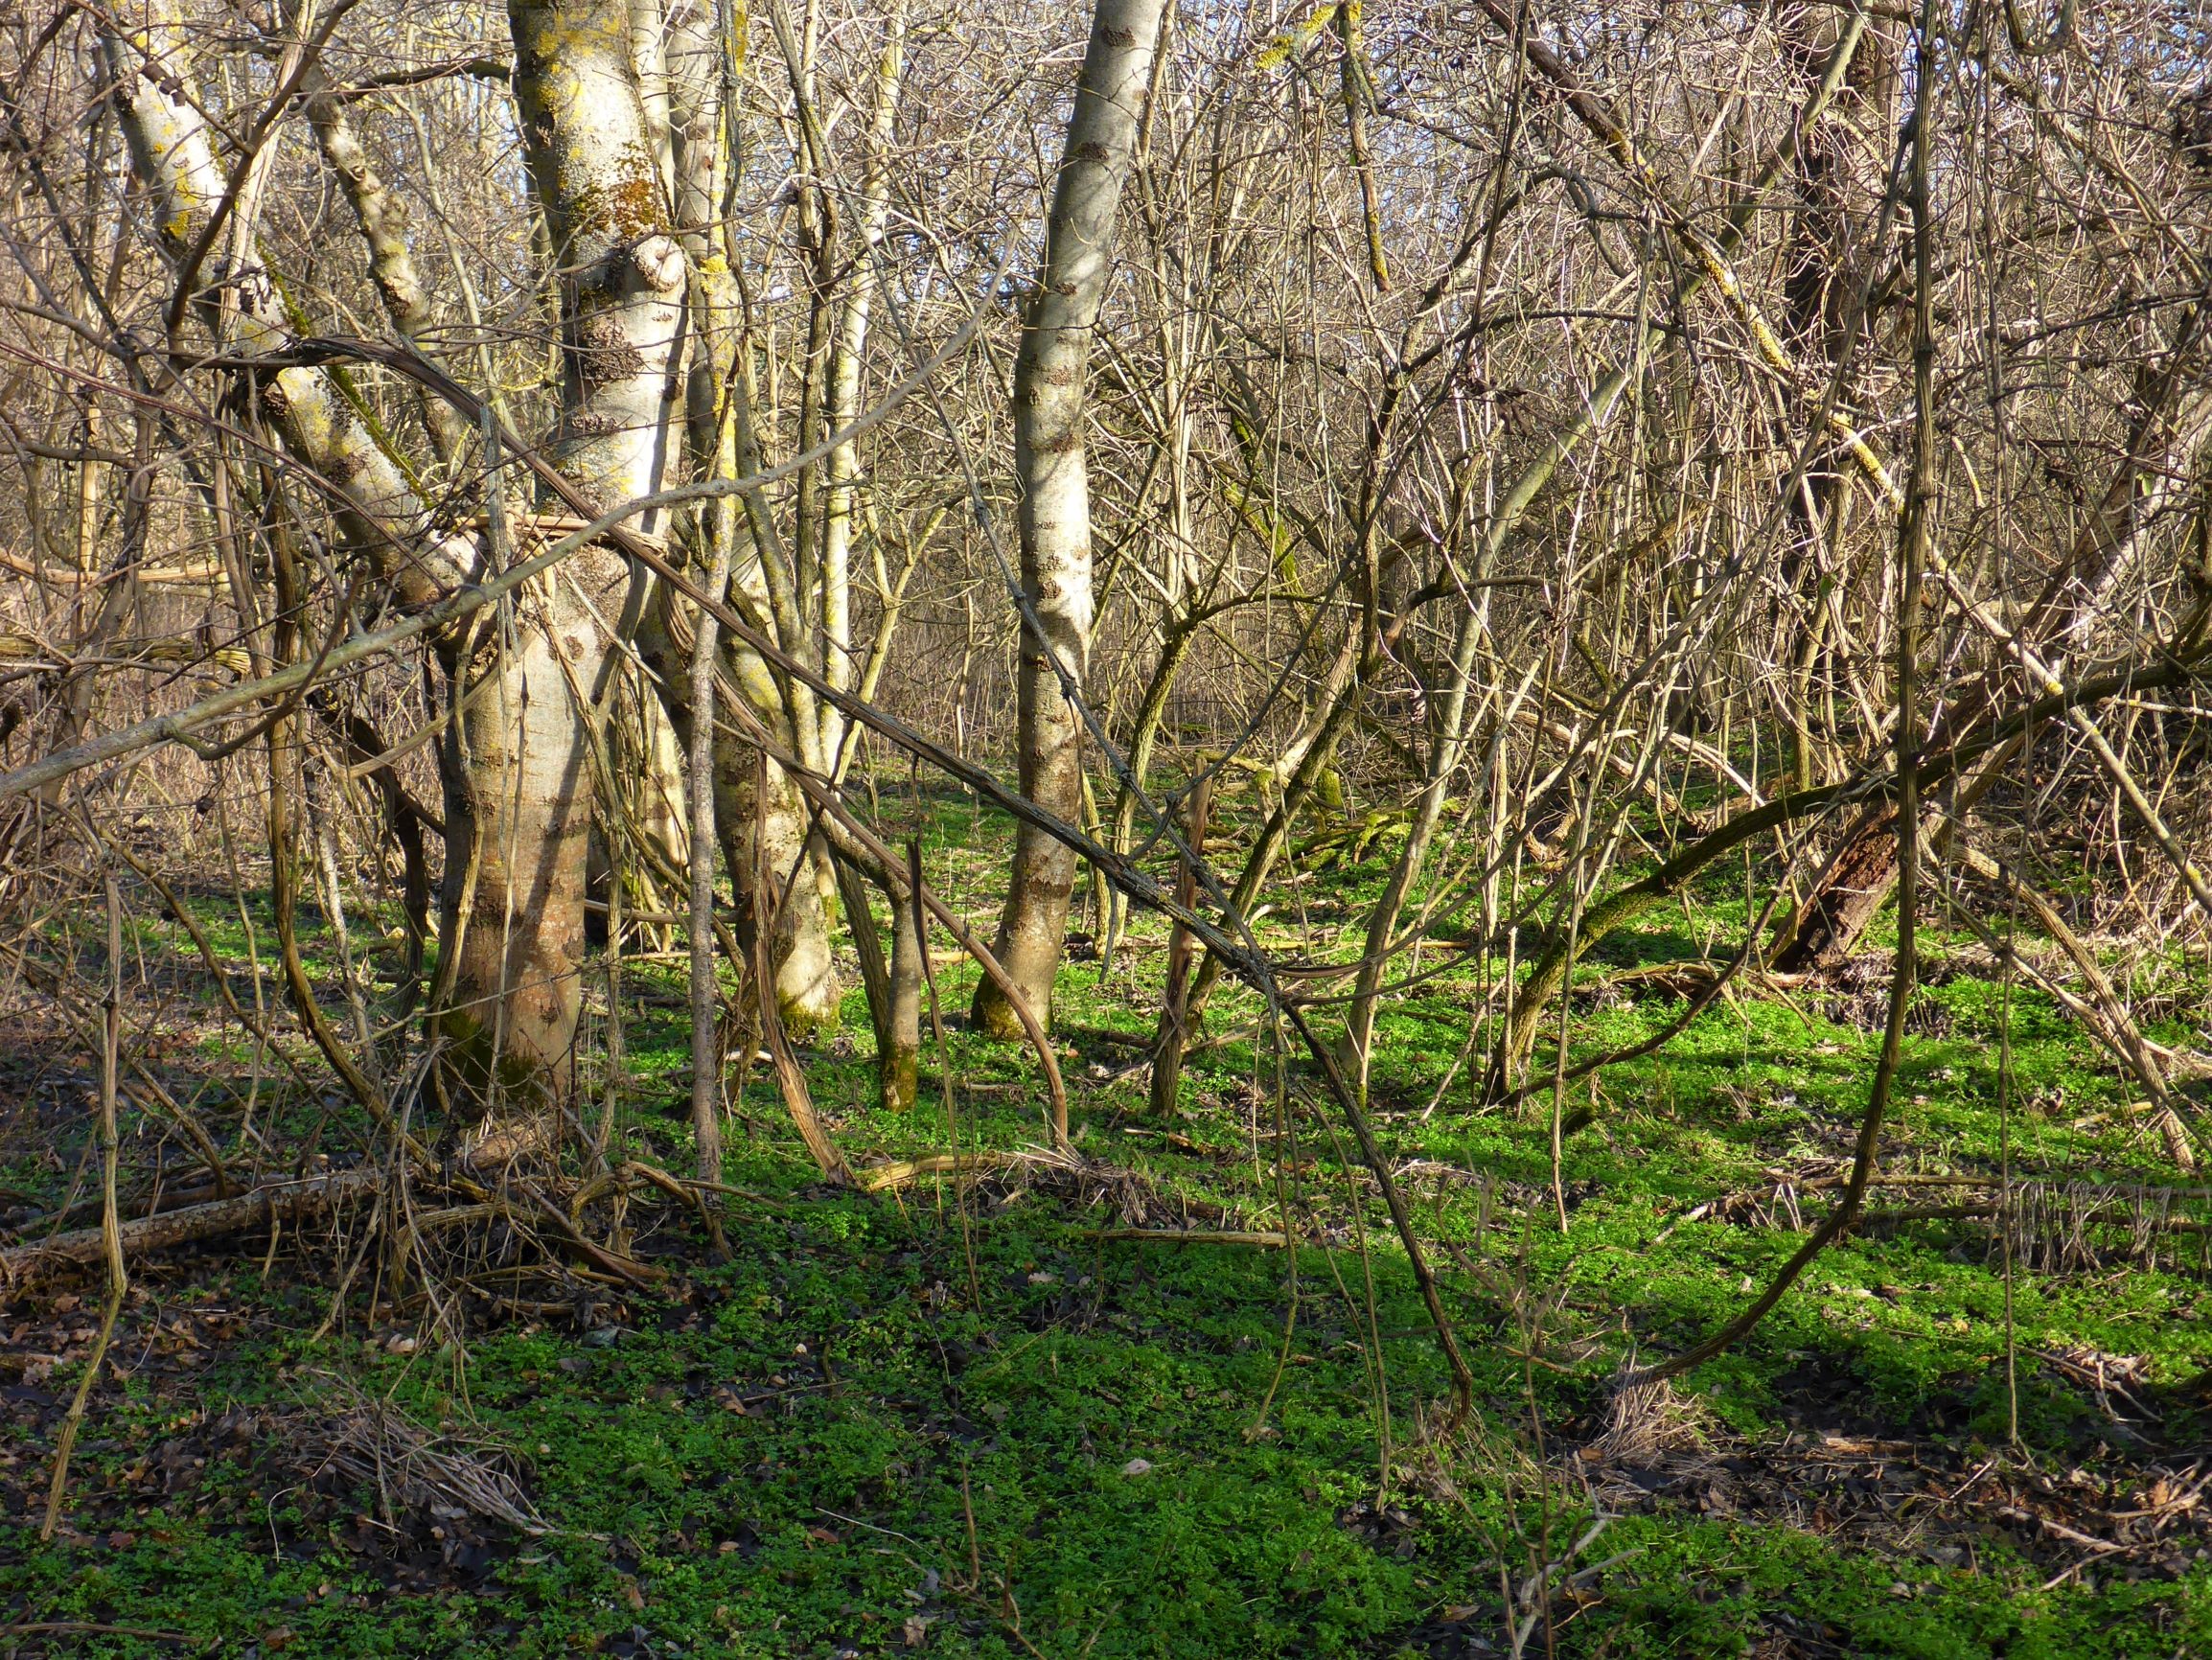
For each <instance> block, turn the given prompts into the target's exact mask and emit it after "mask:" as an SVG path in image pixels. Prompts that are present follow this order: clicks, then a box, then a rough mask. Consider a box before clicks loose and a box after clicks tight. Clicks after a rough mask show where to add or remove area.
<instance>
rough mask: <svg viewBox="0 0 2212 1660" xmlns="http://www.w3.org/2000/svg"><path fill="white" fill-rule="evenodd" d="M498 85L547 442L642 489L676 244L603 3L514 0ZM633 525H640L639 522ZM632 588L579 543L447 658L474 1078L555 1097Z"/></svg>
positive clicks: (616, 486) (661, 379)
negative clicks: (522, 194) (602, 722)
mask: <svg viewBox="0 0 2212 1660" xmlns="http://www.w3.org/2000/svg"><path fill="white" fill-rule="evenodd" d="M508 17H509V24H510V28H511V30H512V32H513V35H514V42H515V95H516V102H517V104H518V113H519V115H520V118H521V127H522V134H523V140H524V147H525V152H526V154H527V157H528V161H529V167H530V174H531V181H532V183H533V185H534V186H535V187H536V190H537V193H538V196H539V200H540V202H541V206H542V207H543V209H544V213H545V219H546V224H547V227H548V229H549V231H550V232H551V235H552V239H553V246H554V254H555V260H556V263H557V265H558V267H559V269H560V271H561V273H562V282H561V322H562V345H563V353H562V357H563V375H562V419H561V427H560V430H559V431H558V432H557V433H556V434H555V438H554V446H553V448H554V452H555V454H556V456H557V458H558V460H559V462H560V464H561V466H562V467H563V468H564V469H565V471H566V472H567V473H569V475H570V476H571V477H572V478H574V479H575V480H576V482H577V483H578V484H579V485H581V486H582V487H583V489H584V490H585V491H586V492H587V493H588V495H589V496H591V497H592V498H593V499H594V500H595V501H597V502H598V503H600V504H601V505H603V506H610V507H611V506H614V505H618V504H619V503H621V502H623V501H626V500H630V499H633V498H634V497H636V496H643V495H646V494H648V493H649V492H651V491H652V490H653V489H655V488H656V487H657V485H658V483H659V482H660V479H661V475H662V473H663V471H664V467H665V458H666V454H667V441H668V425H667V419H666V417H667V404H666V401H665V399H664V398H663V395H662V394H663V390H664V388H665V386H666V384H667V380H668V371H669V360H670V357H671V354H672V353H673V352H674V350H675V348H676V345H677V341H678V337H679V334H680V324H681V320H682V302H683V293H684V287H685V281H684V278H685V272H684V258H683V250H682V248H681V247H680V246H679V245H678V243H677V242H676V239H675V238H674V237H673V236H671V235H670V234H669V230H668V225H667V217H666V213H665V210H664V208H663V206H662V200H661V190H660V181H659V179H658V177H657V173H656V171H655V167H654V150H653V140H652V135H651V133H650V130H649V128H648V124H647V122H646V118H645V112H644V108H643V105H642V103H641V101H640V97H639V92H638V85H637V76H636V70H635V68H634V63H633V60H632V56H631V43H630V13H629V11H628V9H627V8H626V7H625V6H624V5H622V4H621V3H620V0H546V3H538V0H516V3H515V4H514V5H512V6H511V7H510V8H509V12H508ZM640 528H643V529H648V530H650V529H652V528H654V527H653V526H651V525H650V524H646V525H641V526H640ZM629 581H630V573H629V570H628V567H627V565H626V563H625V562H624V561H623V560H621V559H620V558H619V557H618V556H616V555H614V554H612V553H611V552H607V551H600V550H590V551H587V552H585V553H582V554H579V555H577V556H576V557H575V558H573V559H571V560H570V561H569V562H568V563H567V565H565V567H564V568H563V569H562V571H560V572H559V573H557V574H556V575H555V576H553V577H552V578H551V579H549V580H548V581H547V582H545V583H544V584H543V585H541V587H539V588H537V589H536V590H535V591H533V592H532V593H531V594H530V595H529V597H528V598H527V599H526V600H525V601H524V602H523V603H522V604H521V605H520V606H518V608H517V612H516V615H517V622H518V626H517V627H516V628H515V629H514V631H513V632H512V634H510V636H509V637H508V638H507V639H506V640H503V641H502V640H495V641H494V642H493V644H492V649H491V650H490V651H489V652H488V653H479V656H478V660H477V661H476V662H475V663H473V664H471V665H468V666H467V668H466V671H465V674H466V679H465V690H463V691H462V692H460V694H459V704H460V719H459V721H458V722H457V723H455V733H454V743H453V745H452V752H451V753H450V755H449V766H450V773H449V775H451V776H453V777H454V778H456V779H457V780H458V781H459V782H460V783H461V784H462V786H463V795H464V797H465V798H464V801H463V803H462V804H461V805H462V808H463V810H462V812H461V813H460V814H459V815H457V818H458V819H459V823H458V829H459V835H458V836H457V837H456V839H455V841H454V842H453V844H452V845H451V846H449V850H448V914H449V918H450V919H451V922H452V924H453V926H454V927H456V928H457V929H458V931H459V935H460V937H459V942H458V948H457V949H455V950H453V951H452V959H453V974H452V980H451V988H450V996H449V1001H448V1003H447V1006H446V1007H445V1008H444V1009H443V1010H442V1011H441V1026H442V1029H443V1030H444V1032H445V1034H446V1036H447V1037H448V1039H449V1041H450V1042H451V1044H452V1045H453V1049H454V1058H455V1059H456V1060H457V1061H458V1062H459V1064H460V1066H461V1068H462V1070H463V1074H464V1076H466V1077H469V1078H470V1079H471V1081H472V1082H479V1083H481V1082H487V1081H493V1080H496V1081H497V1082H498V1083H500V1084H502V1085H505V1086H507V1087H509V1088H517V1089H527V1090H530V1091H533V1092H543V1091H548V1090H550V1091H553V1092H559V1091H561V1090H563V1089H564V1088H565V1086H566V1085H567V1083H568V1082H569V1076H568V1071H569V1069H568V1055H569V1053H570V1049H571V1046H572V1044H573V1041H574V1037H575V1030H576V1019H577V1015H578V1012H579V1008H580V998H581V988H582V981H581V979H580V970H581V966H582V963H583V957H584V899H585V876H586V853H587V842H588V832H589V829H590V822H591V804H592V795H593V790H592V778H591V771H590V764H589V751H590V743H589V733H588V729H587V726H586V722H587V721H589V720H591V719H593V718H594V716H595V712H596V711H597V710H598V709H599V707H600V706H601V701H602V699H603V698H604V696H605V693H606V690H607V682H608V677H609V674H610V671H611V666H612V664H613V662H614V661H615V658H614V656H613V653H612V652H611V649H610V648H611V641H610V640H609V639H608V638H607V637H606V634H605V632H604V630H603V628H602V626H601V624H602V622H603V621H608V622H611V620H612V619H614V618H616V617H618V616H620V615H621V614H622V611H623V609H624V600H625V598H626V594H627V588H628V585H629Z"/></svg>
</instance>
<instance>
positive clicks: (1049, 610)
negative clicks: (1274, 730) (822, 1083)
mask: <svg viewBox="0 0 2212 1660" xmlns="http://www.w3.org/2000/svg"><path fill="white" fill-rule="evenodd" d="M1165 9H1166V8H1165V0H1098V8H1097V11H1096V12H1094V15H1093V17H1092V22H1091V43H1090V46H1089V48H1088V50H1086V52H1085V53H1084V55H1083V71H1082V75H1081V77H1080V78H1079V79H1078V81H1076V87H1075V111H1074V115H1073V117H1072V118H1071V120H1070V121H1069V124H1068V145H1067V151H1066V153H1065V154H1064V155H1063V157H1062V158H1061V162H1060V172H1059V176H1058V178H1057V180H1056V182H1055V183H1054V186H1053V191H1052V213H1051V219H1050V220H1049V222H1048V226H1047V231H1046V242H1045V269H1044V273H1043V275H1042V277H1041V279H1040V280H1039V282H1038V285H1037V292H1036V297H1035V299H1034V300H1032V301H1031V303H1030V306H1029V312H1028V316H1027V318H1026V319H1025V323H1026V326H1025V329H1024V331H1023V335H1022V351H1021V355H1020V357H1019V358H1018V359H1017V361H1016V364H1015V369H1014V472H1015V475H1016V477H1017V479H1018V480H1019V483H1020V487H1021V492H1022V505H1021V531H1022V587H1023V591H1024V593H1025V595H1026V597H1027V599H1028V601H1029V604H1030V605H1031V606H1032V607H1034V608H1035V612H1036V617H1037V621H1038V622H1039V623H1041V624H1042V625H1043V635H1044V637H1043V638H1041V639H1040V638H1039V637H1037V633H1036V631H1035V630H1034V629H1032V628H1031V627H1030V626H1029V625H1028V624H1027V622H1026V620H1025V624H1024V627H1023V631H1022V659H1021V670H1020V674H1019V676H1018V680H1017V691H1016V695H1017V698H1018V701H1019V706H1018V710H1017V714H1016V725H1017V739H1016V741H1017V744H1018V745H1019V748H1020V763H1019V766H1020V778H1021V786H1022V793H1023V795H1026V796H1027V797H1028V798H1029V799H1030V800H1032V801H1034V802H1036V803H1037V805H1038V806H1040V807H1043V808H1045V809H1046V810H1047V811H1048V812H1051V813H1054V814H1056V815H1058V816H1059V817H1060V818H1066V819H1075V818H1079V817H1080V815H1081V813H1082V793H1083V782H1082V761H1081V755H1080V752H1079V745H1078V738H1079V736H1080V733H1079V727H1078V723H1077V720H1076V715H1075V710H1074V708H1073V706H1072V705H1071V703H1069V701H1068V699H1067V697H1066V695H1065V693H1064V691H1063V688H1062V682H1061V676H1062V675H1065V676H1066V677H1067V679H1068V680H1069V682H1070V683H1071V684H1072V686H1074V687H1075V688H1076V689H1078V690H1080V688H1081V687H1082V685H1083V682H1084V677H1085V674H1086V673H1087V671H1088V667H1089V662H1090V652H1091V624H1092V592H1091V494H1090V476H1089V471H1088V469H1087V467H1086V465H1085V460H1084V451H1083V419H1084V413H1083V412H1084V381H1085V380H1086V378H1087V377H1088V375H1089V372H1090V361H1091V334H1092V329H1093V327H1094V325H1095V323H1096V322H1097V318H1098V309H1099V305H1100V303H1101V302H1102V301H1103V300H1104V299H1105V295H1106V284H1107V278H1108V277H1109V275H1110V274H1111V272H1112V268H1113V256H1114V223H1115V218H1116V215H1117V213H1118V209H1119V206H1120V201H1121V185H1122V181H1123V179H1124V178H1125V177H1126V175H1127V173H1128V171H1129V158H1130V155H1131V153H1132V150H1134V148H1135V141H1136V136H1137V123H1138V116H1139V111H1140V106H1141V104H1142V102H1143V93H1144V88H1145V85H1146V82H1147V81H1148V80H1149V78H1150V74H1151V68H1152V53H1153V48H1154V46H1155V44H1156V43H1157V42H1158V40H1159V36H1160V22H1161V16H1162V14H1163V12H1164V11H1165ZM1074 887H1075V856H1074V855H1073V854H1072V853H1071V852H1070V851H1069V850H1068V849H1067V848H1065V847H1063V846H1061V845H1060V844H1059V843H1058V842H1054V841H1052V840H1051V839H1050V838H1048V837H1047V836H1044V835H1042V834H1040V833H1039V832H1037V831H1035V830H1032V829H1030V828H1028V827H1027V826H1024V827H1023V829H1022V830H1021V832H1020V833H1019V835H1018V837H1017V839H1016V841H1015V844H1014V868H1013V873H1012V875H1011V876H1010V877H1009V878H1008V881H1007V886H1006V904H1005V909H1004V911H1002V913H1001V915H1000V918H999V935H998V942H997V944H996V945H995V946H994V948H993V950H994V953H995V955H996V956H997V957H998V958H999V960H1000V961H1001V962H1002V964H1004V965H1005V969H1006V973H1007V975H1008V976H1009V977H1010V978H1011V980H1013V982H1014V984H1015V986H1016V987H1017V988H1018V989H1019V990H1020V992H1021V994H1022V996H1023V998H1024V1000H1025V1002H1027V1003H1028V1004H1029V1006H1030V1007H1031V1008H1032V1009H1033V1010H1035V1011H1036V1013H1037V1016H1038V1018H1039V1019H1040V1020H1043V1021H1045V1022H1046V1023H1047V1025H1049V1024H1050V1021H1051V1006H1052V981H1053V978H1054V976H1055V974H1056V973H1057V972H1058V970H1059V966H1060V949H1061V945H1062V942H1063V938H1064V936H1065V934H1066V933H1067V928H1068V905H1069V899H1070V896H1071V894H1072V893H1073V891H1074ZM975 1014H976V1020H977V1022H978V1023H979V1025H981V1026H983V1027H984V1028H985V1029H986V1030H988V1031H990V1032H991V1033H992V1034H993V1035H995V1036H998V1037H1002V1038H1011V1037H1014V1036H1016V1035H1018V1034H1019V1031H1020V1026H1019V1024H1018V1023H1017V1021H1016V1018H1015V1015H1014V1011H1013V1009H1012V1008H1011V1006H1010V1005H1009V1004H1008V1003H1007V1002H1006V1000H1005V999H1004V998H1003V997H1002V996H1001V995H1000V993H999V991H998V989H997V988H996V987H995V986H993V985H991V984H990V982H989V981H987V980H986V981H985V982H983V984H981V985H980V986H979V987H978V988H977V991H976V1005H975Z"/></svg>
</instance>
